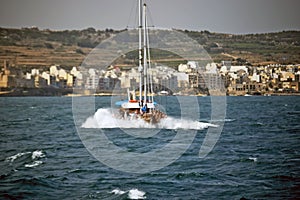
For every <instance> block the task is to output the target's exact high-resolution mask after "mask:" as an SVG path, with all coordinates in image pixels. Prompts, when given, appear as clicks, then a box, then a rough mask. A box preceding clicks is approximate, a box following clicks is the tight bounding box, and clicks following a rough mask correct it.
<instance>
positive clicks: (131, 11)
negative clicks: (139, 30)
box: [126, 0, 138, 28]
mask: <svg viewBox="0 0 300 200" xmlns="http://www.w3.org/2000/svg"><path fill="white" fill-rule="evenodd" d="M134 8H135V10H136V11H137V10H138V7H137V6H136V3H135V0H134V1H132V5H131V9H130V15H129V18H128V22H127V26H126V28H129V27H130V26H129V24H130V21H131V18H132V14H133V13H135V15H134V22H133V24H136V22H137V14H136V13H138V12H133V9H134ZM133 27H134V25H133Z"/></svg>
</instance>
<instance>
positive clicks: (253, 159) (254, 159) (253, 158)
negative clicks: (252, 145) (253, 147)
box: [248, 157, 257, 162]
mask: <svg viewBox="0 0 300 200" xmlns="http://www.w3.org/2000/svg"><path fill="white" fill-rule="evenodd" d="M248 159H249V160H252V161H253V162H257V158H255V157H249V158H248Z"/></svg>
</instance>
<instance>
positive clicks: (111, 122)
mask: <svg viewBox="0 0 300 200" xmlns="http://www.w3.org/2000/svg"><path fill="white" fill-rule="evenodd" d="M208 127H217V126H216V125H214V124H211V123H204V122H198V121H193V120H188V119H176V118H173V117H167V118H165V119H162V120H161V121H160V123H159V124H150V123H147V122H145V121H144V120H142V119H126V120H125V119H118V118H116V117H114V114H113V113H112V112H111V111H110V110H109V109H104V108H100V109H98V110H97V112H96V113H95V114H94V115H93V116H91V117H89V118H87V119H86V120H85V122H84V123H83V124H82V128H158V129H175V130H176V129H193V130H202V129H205V128H208Z"/></svg>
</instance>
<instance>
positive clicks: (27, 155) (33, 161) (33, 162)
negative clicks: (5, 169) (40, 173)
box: [5, 150, 46, 168]
mask: <svg viewBox="0 0 300 200" xmlns="http://www.w3.org/2000/svg"><path fill="white" fill-rule="evenodd" d="M45 156H46V155H45V154H44V153H43V151H41V150H36V151H33V152H31V151H27V152H20V153H17V154H15V155H12V156H9V157H7V158H6V159H5V161H6V162H9V163H11V164H13V163H14V162H21V163H23V164H24V167H27V168H32V167H36V166H39V165H41V164H43V161H40V160H39V159H40V158H44V157H45Z"/></svg>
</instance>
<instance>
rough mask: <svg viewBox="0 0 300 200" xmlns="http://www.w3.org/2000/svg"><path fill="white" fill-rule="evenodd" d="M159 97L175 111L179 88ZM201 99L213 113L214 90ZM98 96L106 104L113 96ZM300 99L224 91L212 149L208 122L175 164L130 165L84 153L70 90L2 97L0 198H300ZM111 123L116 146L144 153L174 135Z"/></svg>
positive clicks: (206, 114)
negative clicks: (145, 134) (138, 135)
mask: <svg viewBox="0 0 300 200" xmlns="http://www.w3.org/2000/svg"><path fill="white" fill-rule="evenodd" d="M161 98H162V99H160V101H162V102H164V104H165V105H167V106H166V112H167V114H168V115H170V116H175V117H176V116H179V113H178V111H177V110H176V109H173V107H174V106H173V105H176V103H177V101H176V97H161ZM186 98H189V97H186ZM198 100H199V103H200V107H201V106H202V107H203V108H202V107H201V108H202V109H201V116H200V119H201V120H202V121H206V122H207V121H208V122H209V119H210V115H209V113H210V108H209V105H210V104H209V102H210V97H199V98H198ZM96 102H97V106H96V107H98V106H99V107H101V106H103V107H106V106H107V107H108V106H110V97H96ZM299 102H300V97H297V96H284V97H276V96H271V97H263V96H251V97H228V98H227V114H226V119H225V124H224V128H223V131H222V134H221V136H220V138H219V140H218V142H217V144H216V146H215V147H214V149H213V151H211V152H210V153H209V154H208V156H206V157H205V158H199V156H198V153H199V149H200V144H201V143H202V141H203V138H204V136H205V133H206V131H207V129H202V130H198V131H197V135H196V137H195V139H194V141H193V143H192V144H191V146H190V147H189V149H188V150H187V151H186V152H185V153H184V154H183V155H182V156H181V157H180V158H179V159H178V160H176V161H175V162H173V163H172V164H170V165H168V166H166V167H164V168H162V169H160V170H157V171H152V172H148V173H145V174H134V173H126V172H122V171H118V170H115V169H112V168H110V167H108V166H106V165H104V164H102V163H101V162H99V161H98V160H97V159H95V158H94V157H93V156H92V155H91V154H90V153H89V152H88V150H87V149H86V148H85V146H84V145H83V143H82V141H81V140H80V137H79V135H78V133H77V131H76V128H75V125H74V120H73V113H72V98H70V97H7V98H6V97H1V98H0V137H1V140H0V199H138V198H140V199H145V198H146V199H241V198H245V199H299V198H300V152H299V151H300V103H299ZM212 123H213V122H212ZM92 130H97V129H91V130H90V131H92ZM106 131H107V133H108V137H109V138H110V139H111V140H113V141H114V142H115V143H116V144H118V145H119V146H122V145H125V146H126V145H127V148H128V149H131V151H138V152H145V151H149V150H151V148H153V147H159V146H160V145H162V143H166V142H168V141H170V140H171V139H172V137H173V136H174V135H175V134H176V130H170V129H168V130H161V134H160V135H159V136H156V137H153V138H148V139H137V140H132V139H131V138H130V137H129V136H126V137H125V136H121V134H120V130H119V129H114V128H111V129H107V130H106ZM153 143H154V145H153ZM128 162H130V160H129V161H128Z"/></svg>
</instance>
